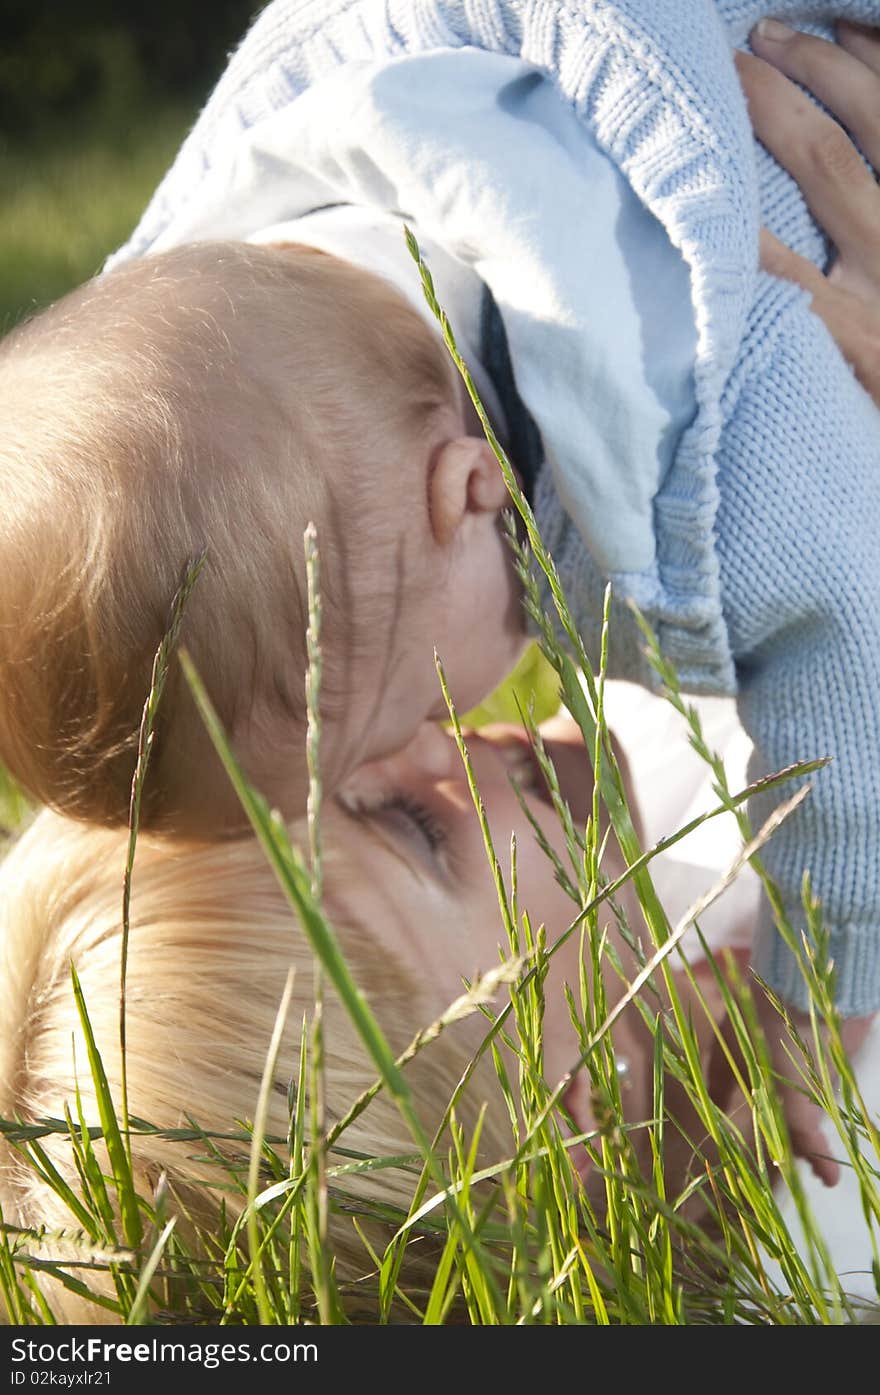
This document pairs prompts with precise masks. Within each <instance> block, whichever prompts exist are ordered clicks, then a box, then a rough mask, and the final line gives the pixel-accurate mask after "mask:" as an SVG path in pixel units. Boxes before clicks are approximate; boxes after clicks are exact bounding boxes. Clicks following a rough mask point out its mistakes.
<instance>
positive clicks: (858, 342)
mask: <svg viewBox="0 0 880 1395" xmlns="http://www.w3.org/2000/svg"><path fill="white" fill-rule="evenodd" d="M761 265H762V266H763V268H764V270H765V271H769V272H770V274H771V276H780V277H782V278H783V279H784V280H786V281H794V282H796V283H797V285H799V286H803V288H804V290H805V291H809V292H810V294H811V296H812V302H811V305H810V309H811V310H812V311H813V313H814V314H816V315H818V316H819V318H820V319H821V320H822V321H823V322H824V324H825V326H826V328H827V329H828V331H829V333H830V334H831V336H832V338H833V339H834V340H835V342H836V344H837V346H838V348H839V349H840V352H841V353H842V354H843V357H844V358H845V359H846V361H847V363H848V364H849V365H850V367H851V368H852V370H853V372H854V373H855V375H856V377H857V378H858V380H859V382H860V383H861V385H862V387H863V388H865V389H866V391H867V392H868V393H869V394H870V396H871V397H872V398H873V399H874V401H875V402H876V403H877V404H878V406H880V317H878V313H877V305H876V300H877V291H876V287H872V286H871V285H870V284H869V283H868V282H865V283H864V284H863V285H860V294H854V293H853V292H852V291H850V290H849V289H847V288H845V287H844V286H842V285H840V284H839V282H838V281H837V280H836V277H835V271H836V268H835V270H833V271H832V273H831V277H830V279H829V277H827V276H823V275H822V273H821V271H819V269H818V267H816V266H814V265H813V263H812V262H811V261H808V260H807V258H806V257H799V256H798V255H797V253H796V252H792V250H791V248H790V247H786V245H785V243H784V242H780V241H779V239H778V238H777V237H774V236H773V234H772V233H771V232H768V231H767V229H766V228H762V229H761ZM850 280H854V278H852V277H850Z"/></svg>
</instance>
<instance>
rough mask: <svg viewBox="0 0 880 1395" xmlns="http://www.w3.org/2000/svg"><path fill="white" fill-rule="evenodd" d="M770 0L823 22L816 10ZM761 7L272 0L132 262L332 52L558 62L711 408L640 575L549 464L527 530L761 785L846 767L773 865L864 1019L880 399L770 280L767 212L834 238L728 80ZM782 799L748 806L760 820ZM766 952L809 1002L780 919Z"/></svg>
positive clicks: (873, 827) (869, 1006)
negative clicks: (814, 917)
mask: <svg viewBox="0 0 880 1395" xmlns="http://www.w3.org/2000/svg"><path fill="white" fill-rule="evenodd" d="M772 8H773V12H774V13H775V14H777V15H779V16H780V17H787V18H788V19H789V20H790V21H791V22H792V23H796V24H798V25H799V26H800V27H802V28H811V29H813V30H814V31H815V32H818V33H826V34H827V33H829V31H828V30H827V29H825V28H823V23H822V21H823V19H824V18H825V17H827V15H828V13H829V6H828V5H822V4H809V3H795V0H777V3H775V4H774V5H773V7H772ZM766 10H767V6H766V5H762V4H761V3H759V2H758V0H717V3H713V0H578V3H574V0H458V3H456V2H455V0H418V3H414V0H274V3H273V4H270V5H269V6H268V8H267V9H266V10H265V11H264V12H263V14H262V15H261V17H260V19H259V20H258V21H257V23H256V25H255V26H254V28H253V29H252V30H251V31H250V33H249V34H248V36H247V37H246V38H245V41H244V42H243V44H242V46H241V47H240V48H239V50H238V51H237V53H236V54H235V55H233V58H232V60H231V62H230V65H229V67H228V69H227V71H226V73H225V74H224V76H223V78H222V79H221V81H220V83H219V84H218V87H217V88H216V90H215V92H214V94H213V95H212V97H211V99H210V101H209V102H208V104H207V106H206V108H205V110H204V112H203V113H202V115H201V117H200V118H199V121H198V122H197V124H196V126H195V128H194V131H193V132H192V134H191V135H190V137H189V139H188V140H187V142H186V143H185V145H184V146H183V148H182V150H181V152H180V155H179V157H178V159H177V161H176V162H175V164H174V166H173V167H172V169H171V171H170V172H169V175H168V176H167V177H166V179H165V181H164V182H163V184H162V185H161V186H160V188H159V190H158V191H157V194H156V196H155V198H154V200H153V202H152V203H151V205H150V207H149V208H148V210H147V212H146V214H145V216H144V218H143V220H142V221H141V223H140V225H139V227H138V228H137V230H136V232H135V234H134V236H133V238H132V239H131V241H130V242H129V243H128V244H127V245H126V247H125V248H123V249H121V251H120V253H119V254H118V256H119V257H122V258H124V257H128V256H134V255H141V254H144V253H147V252H149V251H151V250H155V249H157V248H158V247H160V246H161V245H163V239H165V241H167V237H168V233H169V229H173V227H174V226H175V224H177V225H178V226H185V222H186V216H185V210H186V206H187V203H188V201H190V200H191V199H192V198H193V193H194V191H197V190H204V189H205V188H206V187H208V186H209V185H210V181H211V178H212V175H213V172H214V168H215V166H216V165H217V164H218V163H219V162H220V160H221V157H223V158H225V157H226V156H228V152H229V150H230V148H231V147H232V146H234V144H235V141H236V139H237V137H238V136H239V135H240V133H241V132H242V131H243V130H245V129H248V128H252V127H254V126H255V125H256V124H257V123H259V122H261V121H264V120H266V119H267V118H270V117H271V115H272V113H274V112H277V111H279V110H281V109H282V108H283V107H284V106H285V105H287V104H289V103H290V102H291V101H292V100H293V99H295V98H296V97H297V95H298V94H301V93H302V92H304V91H306V90H307V89H308V88H309V87H310V85H312V84H314V83H315V82H317V81H318V79H320V78H321V77H323V76H325V75H326V74H327V73H329V72H331V71H333V70H334V69H337V68H338V67H339V65H340V64H344V63H345V62H349V61H358V60H360V61H363V60H364V59H370V58H375V57H377V56H382V55H389V56H402V55H407V54H421V53H426V52H430V51H433V50H441V49H445V50H448V49H456V48H462V47H464V46H472V47H474V48H477V49H481V50H484V51H488V52H490V53H500V54H507V55H512V56H515V57H517V58H521V59H523V60H525V61H526V62H527V63H529V64H531V65H533V66H534V67H535V68H537V69H538V70H540V71H541V72H543V73H545V74H547V75H549V76H550V77H551V78H552V80H553V81H554V83H555V85H556V87H557V90H558V92H559V93H560V95H561V97H562V98H563V99H564V100H565V101H566V102H567V103H569V104H570V107H571V109H572V110H573V112H574V113H575V115H576V116H577V118H578V120H579V121H580V122H582V123H583V125H584V128H585V129H586V130H588V131H589V132H590V135H591V138H592V139H593V140H594V141H595V142H597V143H598V145H599V147H600V148H601V149H603V150H604V151H605V152H606V153H607V155H608V156H610V158H611V159H612V160H613V161H614V162H615V164H616V165H617V167H618V168H619V169H620V171H621V172H622V173H623V175H624V176H625V178H626V179H627V180H628V181H629V183H630V185H631V186H632V188H633V189H634V191H635V192H636V194H637V195H638V196H639V198H640V199H641V200H642V201H643V202H644V204H645V205H646V206H647V208H648V209H650V210H651V212H652V213H653V214H654V215H655V216H656V217H657V218H658V219H659V220H660V222H661V223H662V224H663V226H664V227H665V229H666V231H667V233H668V235H669V238H670V240H671V242H672V244H673V245H674V246H675V247H676V248H678V249H679V250H680V252H681V254H682V255H683V256H684V258H685V260H686V262H687V264H688V267H689V270H690V276H691V294H692V300H693V309H694V315H695V323H696V330H697V352H696V362H695V367H694V390H695V397H696V403H697V412H696V416H695V419H694V421H693V424H692V425H691V426H690V427H689V428H688V429H687V430H686V431H685V432H684V434H683V436H682V438H681V440H680V442H679V446H678V449H677V451H676V453H675V457H674V459H673V461H672V464H671V466H670V468H668V470H667V471H666V473H665V475H664V477H663V479H662V480H661V481H660V484H659V488H655V487H654V486H652V489H651V494H650V496H649V502H650V509H649V512H648V518H649V526H650V530H651V534H652V536H651V537H650V539H649V543H650V547H649V548H648V550H647V552H646V550H645V547H644V545H643V544H644V540H643V539H639V538H638V537H636V536H635V533H636V532H637V525H636V524H635V523H634V525H633V530H632V532H633V537H632V551H631V556H632V558H633V559H634V561H635V565H628V564H627V559H626V558H625V557H622V558H610V559H609V558H608V557H605V556H603V538H602V531H603V520H602V516H601V511H599V512H598V513H597V517H596V519H595V522H594V524H593V530H592V533H591V530H590V526H589V524H587V526H586V529H585V528H584V526H581V527H580V528H577V527H575V526H574V524H573V522H572V519H571V517H570V516H569V515H568V514H567V513H566V512H565V511H564V510H563V509H562V507H561V504H560V500H559V492H560V488H564V485H565V480H564V477H563V478H560V476H559V473H558V471H556V472H554V471H553V470H551V469H550V468H545V469H542V470H541V471H540V473H539V476H538V480H537V486H536V491H535V506H536V512H537V516H538V521H539V525H540V527H541V531H542V534H543V537H544V540H545V542H546V543H547V544H548V546H549V548H550V551H551V553H552V554H553V556H554V558H555V560H556V562H557V565H558V567H559V570H560V574H561V576H562V580H563V584H564V587H565V590H566V594H567V596H568V598H569V601H570V603H571V604H572V606H573V609H574V611H575V614H576V617H577V619H578V621H579V624H580V626H581V629H582V631H583V633H584V637H585V640H586V642H587V646H588V648H592V649H593V651H594V652H595V646H596V643H597V637H598V621H599V616H600V614H601V602H602V592H603V589H604V584H605V581H606V579H608V578H610V580H611V581H612V584H613V588H614V594H615V596H616V598H617V599H616V604H615V615H614V624H613V634H614V655H613V661H614V671H615V672H617V673H620V674H622V675H625V676H627V677H631V678H636V679H638V680H640V681H643V682H650V681H651V675H650V673H649V672H648V670H647V666H646V663H645V660H644V657H643V655H642V653H641V649H640V646H639V642H638V637H637V633H636V631H635V628H634V626H633V623H632V620H631V617H630V614H629V612H628V610H627V608H626V607H625V606H624V605H623V601H624V599H625V598H628V597H631V598H632V599H634V600H635V601H636V602H637V603H638V605H639V606H640V608H641V609H642V610H643V612H644V613H645V614H646V615H647V617H648V619H649V620H650V621H651V622H652V623H653V625H654V627H655V629H656V631H657V633H658V636H659V639H660V642H661V645H662V647H663V650H664V652H665V653H666V655H667V656H668V657H669V658H670V659H671V660H672V662H673V663H674V664H675V665H676V667H677V668H678V671H679V674H680V676H681V678H682V681H683V684H684V685H685V686H686V687H689V688H692V689H694V690H696V691H707V692H736V693H737V697H738V703H739V710H740V715H741V718H742V720H743V724H744V726H745V727H746V730H747V731H748V733H749V735H750V736H751V738H752V741H753V743H754V747H755V755H754V763H753V770H752V774H753V775H754V776H757V775H759V774H763V773H767V772H768V771H772V770H777V769H779V768H781V767H783V766H785V765H787V764H789V763H790V762H792V761H794V760H796V759H799V758H808V757H813V756H822V755H829V756H832V757H833V761H832V764H831V765H830V766H829V767H827V768H826V769H825V770H823V771H822V772H820V773H819V774H818V775H817V776H815V777H814V788H813V791H812V793H811V795H810V797H809V799H808V800H807V801H806V804H805V805H804V806H802V808H801V809H800V810H799V811H798V813H797V814H796V815H795V816H794V817H793V818H791V819H789V820H788V822H787V823H786V824H785V825H783V827H782V829H781V830H780V831H779V832H778V833H777V834H776V835H775V837H774V838H773V840H772V841H771V843H770V845H769V846H768V848H767V850H766V855H765V861H766V863H767V865H768V868H769V870H770V872H771V874H772V875H773V876H774V878H775V879H776V880H777V882H778V883H779V885H780V887H781V889H782V892H783V895H784V898H785V901H786V906H787V909H788V911H789V913H790V914H791V916H792V918H793V920H794V923H795V924H796V925H800V924H801V923H802V920H803V916H802V912H801V910H800V884H801V879H802V874H803V871H804V869H805V868H807V867H808V868H809V870H810V873H811V878H812V884H813V889H814V891H815V892H816V893H817V894H818V895H819V896H820V897H821V898H822V901H823V903H824V908H825V919H826V923H827V925H828V926H829V929H830V931H831V947H832V954H833V957H834V961H835V965H836V969H837V982H838V988H837V998H838V1003H839V1006H840V1009H841V1011H842V1012H843V1013H844V1015H856V1014H861V1013H867V1012H872V1011H875V1010H876V1009H878V1008H880V798H878V775H880V702H878V699H877V697H876V694H877V693H878V691H880V631H878V624H880V620H878V616H880V604H878V603H880V413H878V411H877V408H876V407H875V406H874V404H873V403H872V402H871V401H870V399H869V398H868V396H867V394H866V393H865V392H864V391H863V390H862V389H861V387H860V386H859V385H858V383H857V382H856V380H855V378H854V376H853V374H852V372H851V371H850V369H849V368H848V367H847V366H846V364H845V363H844V362H843V359H842V358H841V355H840V353H839V351H838V350H837V348H836V346H835V345H834V343H833V341H832V340H831V338H830V336H829V335H828V334H827V332H826V331H825V329H824V327H823V326H822V324H821V323H820V321H819V320H818V319H817V318H816V317H815V316H814V315H812V313H810V311H809V309H808V303H807V298H806V297H805V296H804V295H803V293H801V292H800V291H799V290H797V288H794V287H792V286H790V285H788V284H786V283H782V282H779V281H775V280H773V279H772V278H770V277H768V276H765V275H763V274H761V273H759V272H758V270H757V236H758V228H759V225H760V223H761V222H763V223H764V224H766V225H767V226H769V227H770V228H771V230H772V231H774V232H776V233H777V234H778V235H779V236H780V237H782V238H783V240H784V241H786V242H787V243H788V244H789V245H790V246H792V247H794V249H795V250H796V251H799V252H801V253H803V254H804V255H806V256H808V257H810V258H812V259H813V260H814V261H815V262H817V264H819V265H824V264H825V262H826V260H827V257H828V254H829V249H828V246H827V244H826V241H825V239H824V237H823V236H822V234H821V232H820V231H819V229H818V228H817V227H816V225H815V223H814V222H813V220H812V218H811V217H810V215H809V212H808V210H807V208H806V205H805V203H804V200H803V198H802V196H801V195H800V192H799V191H798V190H797V188H796V186H795V185H794V184H793V181H792V180H791V179H790V178H789V177H788V176H787V175H786V174H785V172H784V171H782V170H781V169H780V168H779V167H778V166H777V165H776V164H775V162H773V161H772V160H771V159H770V157H769V156H768V155H767V154H766V152H765V151H763V150H762V149H761V148H760V147H758V146H756V143H755V142H754V140H753V138H752V135H751V131H750V128H749V124H748V119H747V114H746V110H745V105H744V102H743V99H742V95H741V93H740V89H739V85H738V82H737V79H736V74H735V69H734V66H733V62H732V56H731V54H732V45H742V44H743V43H744V42H745V40H746V36H747V34H748V30H749V28H750V27H751V25H752V24H753V23H754V22H755V21H756V20H757V19H758V18H760V17H761V16H762V15H763V14H764V13H766ZM833 11H834V13H835V14H836V15H838V16H846V17H849V18H853V19H860V20H864V21H866V22H869V23H875V24H880V0H850V3H846V0H838V3H837V4H836V5H834V6H833ZM270 173H271V171H269V174H270ZM267 177H268V174H267ZM182 210H183V213H182V212H181V211H182ZM181 219H182V222H181ZM434 231H435V235H436V229H435V230H434ZM480 235H482V236H483V237H484V238H489V239H490V240H491V237H492V235H493V229H492V225H491V220H489V222H488V223H485V222H484V226H483V228H482V230H481V229H480V228H479V227H478V228H477V230H476V238H477V245H476V247H475V251H474V260H475V263H477V264H479V265H480V270H481V274H484V275H485V276H486V279H487V281H489V282H490V283H491V269H490V270H489V271H488V272H484V270H483V268H484V266H485V267H488V268H491V256H490V250H491V249H490V248H489V247H487V246H483V247H482V249H481V247H480V246H479V236H480ZM495 235H496V236H497V229H496V233H495ZM172 240H173V239H172ZM178 240H179V239H178ZM481 252H482V255H483V260H482V261H481ZM491 288H492V290H493V292H494V294H495V299H496V301H497V302H498V304H499V307H500V310H501V313H502V316H503V317H504V318H505V323H506V324H507V328H508V335H509V338H510V340H511V350H512V355H513V365H514V371H515V372H516V373H517V374H520V373H523V374H527V373H528V370H529V350H530V343H529V335H528V330H527V328H526V329H524V330H522V329H519V328H516V326H517V323H518V322H517V321H516V317H515V316H511V319H510V321H508V318H507V316H506V315H505V309H506V307H505V291H504V287H503V286H498V285H492V287H491ZM511 324H514V328H515V332H514V333H513V334H511V333H510V330H511ZM583 468H584V469H585V470H586V471H589V468H590V462H589V460H586V461H584V462H583ZM632 468H633V469H635V470H636V471H638V462H637V461H636V462H635V464H634V465H633V466H632ZM629 483H632V481H630V482H629ZM635 483H636V485H638V484H641V485H642V487H643V489H644V481H639V480H637V479H636V481H635ZM626 484H627V481H623V484H622V486H621V490H620V500H621V507H624V506H625V501H626V499H627V497H628V493H627V488H626V487H624V486H626ZM631 492H632V491H631V490H630V493H631ZM624 532H626V530H624ZM776 799H778V795H776V796H772V795H771V796H768V797H767V798H766V799H765V800H764V801H763V802H762V801H755V804H756V805H757V807H756V808H755V809H754V811H753V812H754V816H755V817H756V819H760V818H762V817H764V816H765V815H766V813H768V812H769V809H770V807H771V806H772V804H773V803H774V802H775V801H776ZM754 963H755V966H756V968H757V969H758V971H759V972H760V973H762V974H763V975H764V976H765V977H766V978H767V979H768V981H769V982H770V983H771V985H772V986H773V987H775V988H776V989H777V991H778V992H780V993H781V994H782V996H783V997H785V998H787V999H789V1000H790V1001H792V1002H794V1003H795V1004H798V1005H801V1006H803V1005H805V1001H806V997H805V989H804V985H803V983H802V982H801V979H800V975H799V973H798V971H797V969H796V966H795V965H794V963H793V961H792V960H791V957H790V956H789V954H788V953H787V951H786V950H785V949H784V946H783V945H782V942H781V939H780V938H779V936H778V934H777V933H776V931H775V930H774V928H773V926H772V924H771V923H770V919H769V915H768V916H767V919H766V923H765V924H763V925H762V926H761V927H760V928H759V932H758V934H757V937H756V944H755V953H754Z"/></svg>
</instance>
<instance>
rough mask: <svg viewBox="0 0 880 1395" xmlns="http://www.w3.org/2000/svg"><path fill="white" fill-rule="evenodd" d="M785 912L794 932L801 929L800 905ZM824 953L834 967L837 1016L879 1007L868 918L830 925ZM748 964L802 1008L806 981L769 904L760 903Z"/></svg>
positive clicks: (878, 946)
mask: <svg viewBox="0 0 880 1395" xmlns="http://www.w3.org/2000/svg"><path fill="white" fill-rule="evenodd" d="M786 911H787V914H788V917H789V920H790V921H791V924H792V926H793V927H794V930H795V932H796V933H798V934H799V933H801V932H802V930H803V929H804V913H803V908H802V907H801V906H797V905H795V906H787V907H786ZM826 929H827V930H828V932H829V935H830V942H829V952H830V957H831V960H832V963H833V968H834V1001H835V1003H836V1005H837V1008H838V1010H839V1012H840V1015H841V1017H867V1016H868V1015H869V1014H871V1013H874V1012H877V1011H880V935H878V934H877V927H876V925H874V924H873V923H869V922H864V923H861V922H859V921H853V920H851V921H846V922H844V923H843V924H840V925H832V924H830V923H828V922H827V921H826ZM752 966H753V968H754V969H755V972H756V973H758V974H760V976H761V978H763V979H765V980H766V981H767V983H768V984H769V985H770V987H771V988H772V989H773V990H774V992H776V993H778V994H779V996H780V998H782V999H783V1000H784V1001H785V1002H787V1003H790V1004H791V1006H792V1007H795V1008H799V1009H801V1010H802V1011H805V1010H806V1009H807V1008H808V1007H809V1002H810V994H809V990H808V988H807V984H806V980H805V979H804V976H803V974H802V973H801V971H800V969H799V968H798V965H797V960H796V959H795V957H794V955H793V954H792V953H791V951H790V950H789V948H788V947H787V945H786V944H785V941H784V940H783V938H782V936H781V935H780V933H779V931H778V930H777V929H776V926H775V925H774V923H773V919H772V916H771V913H770V908H769V906H768V905H767V904H766V902H765V903H764V905H763V908H762V911H761V916H760V920H759V923H758V927H757V930H756V932H755V939H754V946H753V950H752Z"/></svg>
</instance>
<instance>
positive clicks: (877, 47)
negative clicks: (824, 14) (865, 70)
mask: <svg viewBox="0 0 880 1395" xmlns="http://www.w3.org/2000/svg"><path fill="white" fill-rule="evenodd" d="M837 42H838V43H839V44H840V47H841V48H844V49H846V51H847V53H851V54H852V55H853V56H854V57H855V58H858V60H859V62H860V63H864V64H865V65H866V66H867V67H869V68H871V69H872V71H873V72H875V73H877V75H878V76H880V29H874V28H871V27H869V26H868V25H867V24H853V23H852V22H851V21H849V20H844V19H841V20H838V22H837Z"/></svg>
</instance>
